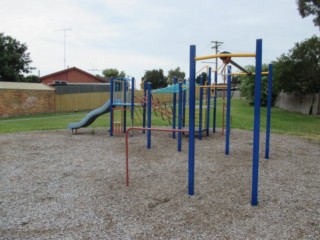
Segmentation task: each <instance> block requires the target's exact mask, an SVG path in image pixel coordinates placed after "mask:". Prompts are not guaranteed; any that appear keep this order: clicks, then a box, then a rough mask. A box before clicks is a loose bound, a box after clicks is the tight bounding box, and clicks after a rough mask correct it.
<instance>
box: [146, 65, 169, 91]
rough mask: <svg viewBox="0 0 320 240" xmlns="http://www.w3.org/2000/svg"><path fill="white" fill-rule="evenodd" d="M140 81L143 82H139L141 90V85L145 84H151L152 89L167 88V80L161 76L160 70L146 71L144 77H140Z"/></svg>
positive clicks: (161, 71)
mask: <svg viewBox="0 0 320 240" xmlns="http://www.w3.org/2000/svg"><path fill="white" fill-rule="evenodd" d="M142 80H143V81H142V82H141V89H143V84H144V83H145V82H151V87H152V89H158V88H164V87H166V86H168V82H167V78H166V76H165V75H164V74H163V70H162V69H159V70H156V69H153V70H148V71H146V72H145V74H144V76H143V77H142Z"/></svg>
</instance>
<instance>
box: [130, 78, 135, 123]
mask: <svg viewBox="0 0 320 240" xmlns="http://www.w3.org/2000/svg"><path fill="white" fill-rule="evenodd" d="M130 107H131V125H132V126H133V125H134V78H131V104H130Z"/></svg>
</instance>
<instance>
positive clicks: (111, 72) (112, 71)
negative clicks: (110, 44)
mask: <svg viewBox="0 0 320 240" xmlns="http://www.w3.org/2000/svg"><path fill="white" fill-rule="evenodd" d="M102 74H103V76H104V77H107V78H124V77H126V74H125V72H124V71H121V72H119V71H118V70H117V69H116V68H106V69H104V70H103V71H102Z"/></svg>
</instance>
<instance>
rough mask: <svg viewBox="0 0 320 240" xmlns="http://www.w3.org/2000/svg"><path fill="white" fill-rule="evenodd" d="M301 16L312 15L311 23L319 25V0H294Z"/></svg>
mask: <svg viewBox="0 0 320 240" xmlns="http://www.w3.org/2000/svg"><path fill="white" fill-rule="evenodd" d="M296 2H297V5H298V10H299V13H300V15H301V17H303V18H305V17H307V16H310V15H314V19H313V23H314V25H315V26H318V27H320V1H319V0H296Z"/></svg>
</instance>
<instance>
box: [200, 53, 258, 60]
mask: <svg viewBox="0 0 320 240" xmlns="http://www.w3.org/2000/svg"><path fill="white" fill-rule="evenodd" d="M255 56H256V54H255V53H230V54H229V53H223V54H213V55H208V56H202V57H196V58H195V60H196V61H199V60H206V59H212V58H220V57H255Z"/></svg>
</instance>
